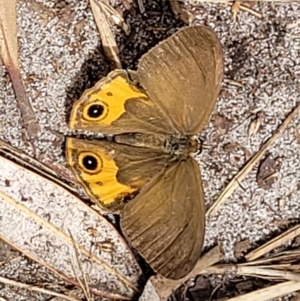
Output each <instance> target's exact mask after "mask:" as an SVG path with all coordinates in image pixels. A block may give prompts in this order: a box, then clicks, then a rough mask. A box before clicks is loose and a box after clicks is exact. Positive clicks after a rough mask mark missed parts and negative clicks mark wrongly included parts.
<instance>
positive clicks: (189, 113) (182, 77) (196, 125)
mask: <svg viewBox="0 0 300 301" xmlns="http://www.w3.org/2000/svg"><path fill="white" fill-rule="evenodd" d="M137 73H138V77H139V80H140V83H141V85H142V86H143V88H144V89H145V90H146V92H147V94H148V95H149V97H150V98H151V99H152V101H153V102H155V103H156V104H157V105H158V106H159V107H160V108H161V109H162V110H163V111H164V112H165V114H166V115H168V116H169V117H170V119H171V122H172V124H173V125H174V126H175V127H176V128H177V129H178V130H179V131H180V132H182V133H187V134H190V135H193V134H196V133H198V132H200V131H201V129H202V128H203V127H204V126H205V124H206V123H207V121H208V119H209V117H210V115H211V112H212V110H213V107H214V104H215V102H216V99H217V96H218V94H219V91H220V86H221V80H222V76H223V54H222V47H221V44H220V42H219V40H218V38H217V36H216V35H215V33H214V32H213V31H212V30H210V29H209V28H207V27H204V26H197V27H186V28H184V29H181V30H179V31H178V32H177V33H176V34H175V35H173V36H171V37H170V38H169V39H167V40H165V41H163V42H162V43H160V44H159V45H157V46H156V47H154V48H153V49H151V50H150V51H149V52H148V53H147V54H145V55H144V56H143V57H142V58H141V60H140V62H139V67H138V71H137Z"/></svg>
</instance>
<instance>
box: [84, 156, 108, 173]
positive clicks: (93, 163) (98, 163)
mask: <svg viewBox="0 0 300 301" xmlns="http://www.w3.org/2000/svg"><path fill="white" fill-rule="evenodd" d="M78 161H79V166H80V167H81V168H82V169H83V170H84V171H85V172H87V173H89V174H96V173H99V172H100V171H101V170H102V167H103V162H102V159H101V158H100V157H99V156H97V155H96V154H94V153H91V152H82V153H80V154H79V156H78Z"/></svg>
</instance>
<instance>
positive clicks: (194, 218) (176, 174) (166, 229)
mask: <svg viewBox="0 0 300 301" xmlns="http://www.w3.org/2000/svg"><path fill="white" fill-rule="evenodd" d="M204 210H205V209H204V201H203V189H202V181H201V176H200V171H199V166H198V164H197V163H196V161H195V160H194V159H193V158H191V157H190V158H188V159H187V160H186V161H181V162H178V163H175V164H172V165H171V166H170V167H168V168H166V170H165V171H162V172H161V173H159V174H158V175H157V176H156V177H155V178H153V179H152V180H151V181H150V182H149V183H147V184H146V185H145V186H144V187H143V188H142V190H141V191H140V193H139V194H138V195H137V197H135V198H134V199H133V200H132V201H130V202H129V203H128V204H126V206H125V207H124V209H123V211H122V213H121V226H122V230H123V232H124V233H125V235H126V236H127V237H128V239H129V240H130V241H131V243H132V245H133V247H135V248H136V249H137V250H138V251H139V253H140V254H141V255H142V256H143V257H144V258H145V259H146V261H147V262H148V263H149V264H150V265H151V266H152V268H153V269H154V270H155V271H156V272H158V273H160V274H162V275H163V276H165V277H167V278H172V279H179V278H182V277H184V276H185V275H187V274H188V273H189V272H190V271H191V270H192V268H193V267H194V266H195V264H196V262H197V260H198V258H199V255H200V252H201V248H202V244H203V238H204V229H205V213H204Z"/></svg>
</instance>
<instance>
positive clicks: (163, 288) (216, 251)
mask: <svg viewBox="0 0 300 301" xmlns="http://www.w3.org/2000/svg"><path fill="white" fill-rule="evenodd" d="M223 258H224V255H223V252H222V250H221V249H220V247H219V246H216V247H214V248H213V249H211V250H209V251H208V252H207V253H206V254H204V255H203V256H202V257H201V258H200V259H199V260H198V262H197V264H196V266H195V267H194V269H193V270H192V271H191V272H190V273H189V274H188V275H187V276H185V277H184V278H182V279H179V280H171V279H167V278H164V277H163V276H161V275H159V274H158V275H156V276H153V277H152V278H151V282H152V284H153V286H154V287H155V290H156V292H157V294H158V295H159V297H160V300H161V301H164V300H167V298H168V296H170V294H171V293H172V292H173V291H175V290H176V288H178V287H179V286H181V285H182V284H183V283H184V282H186V281H187V280H188V279H190V278H192V277H196V276H197V275H199V274H200V273H201V272H203V271H204V270H205V269H206V268H207V267H209V266H211V265H213V264H215V263H217V262H219V261H221V260H222V259H223Z"/></svg>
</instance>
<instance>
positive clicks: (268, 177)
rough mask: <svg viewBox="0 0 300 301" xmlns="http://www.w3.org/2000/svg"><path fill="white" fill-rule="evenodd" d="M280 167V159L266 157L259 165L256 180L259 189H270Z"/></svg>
mask: <svg viewBox="0 0 300 301" xmlns="http://www.w3.org/2000/svg"><path fill="white" fill-rule="evenodd" d="M280 166H281V158H276V159H272V158H271V156H270V155H268V156H267V157H266V158H265V159H264V160H263V161H262V162H261V163H260V165H259V167H258V171H257V175H256V179H257V184H258V186H259V187H261V188H263V189H266V190H268V189H270V188H271V187H272V185H273V183H274V182H275V179H276V175H277V172H278V170H279V169H280Z"/></svg>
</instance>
